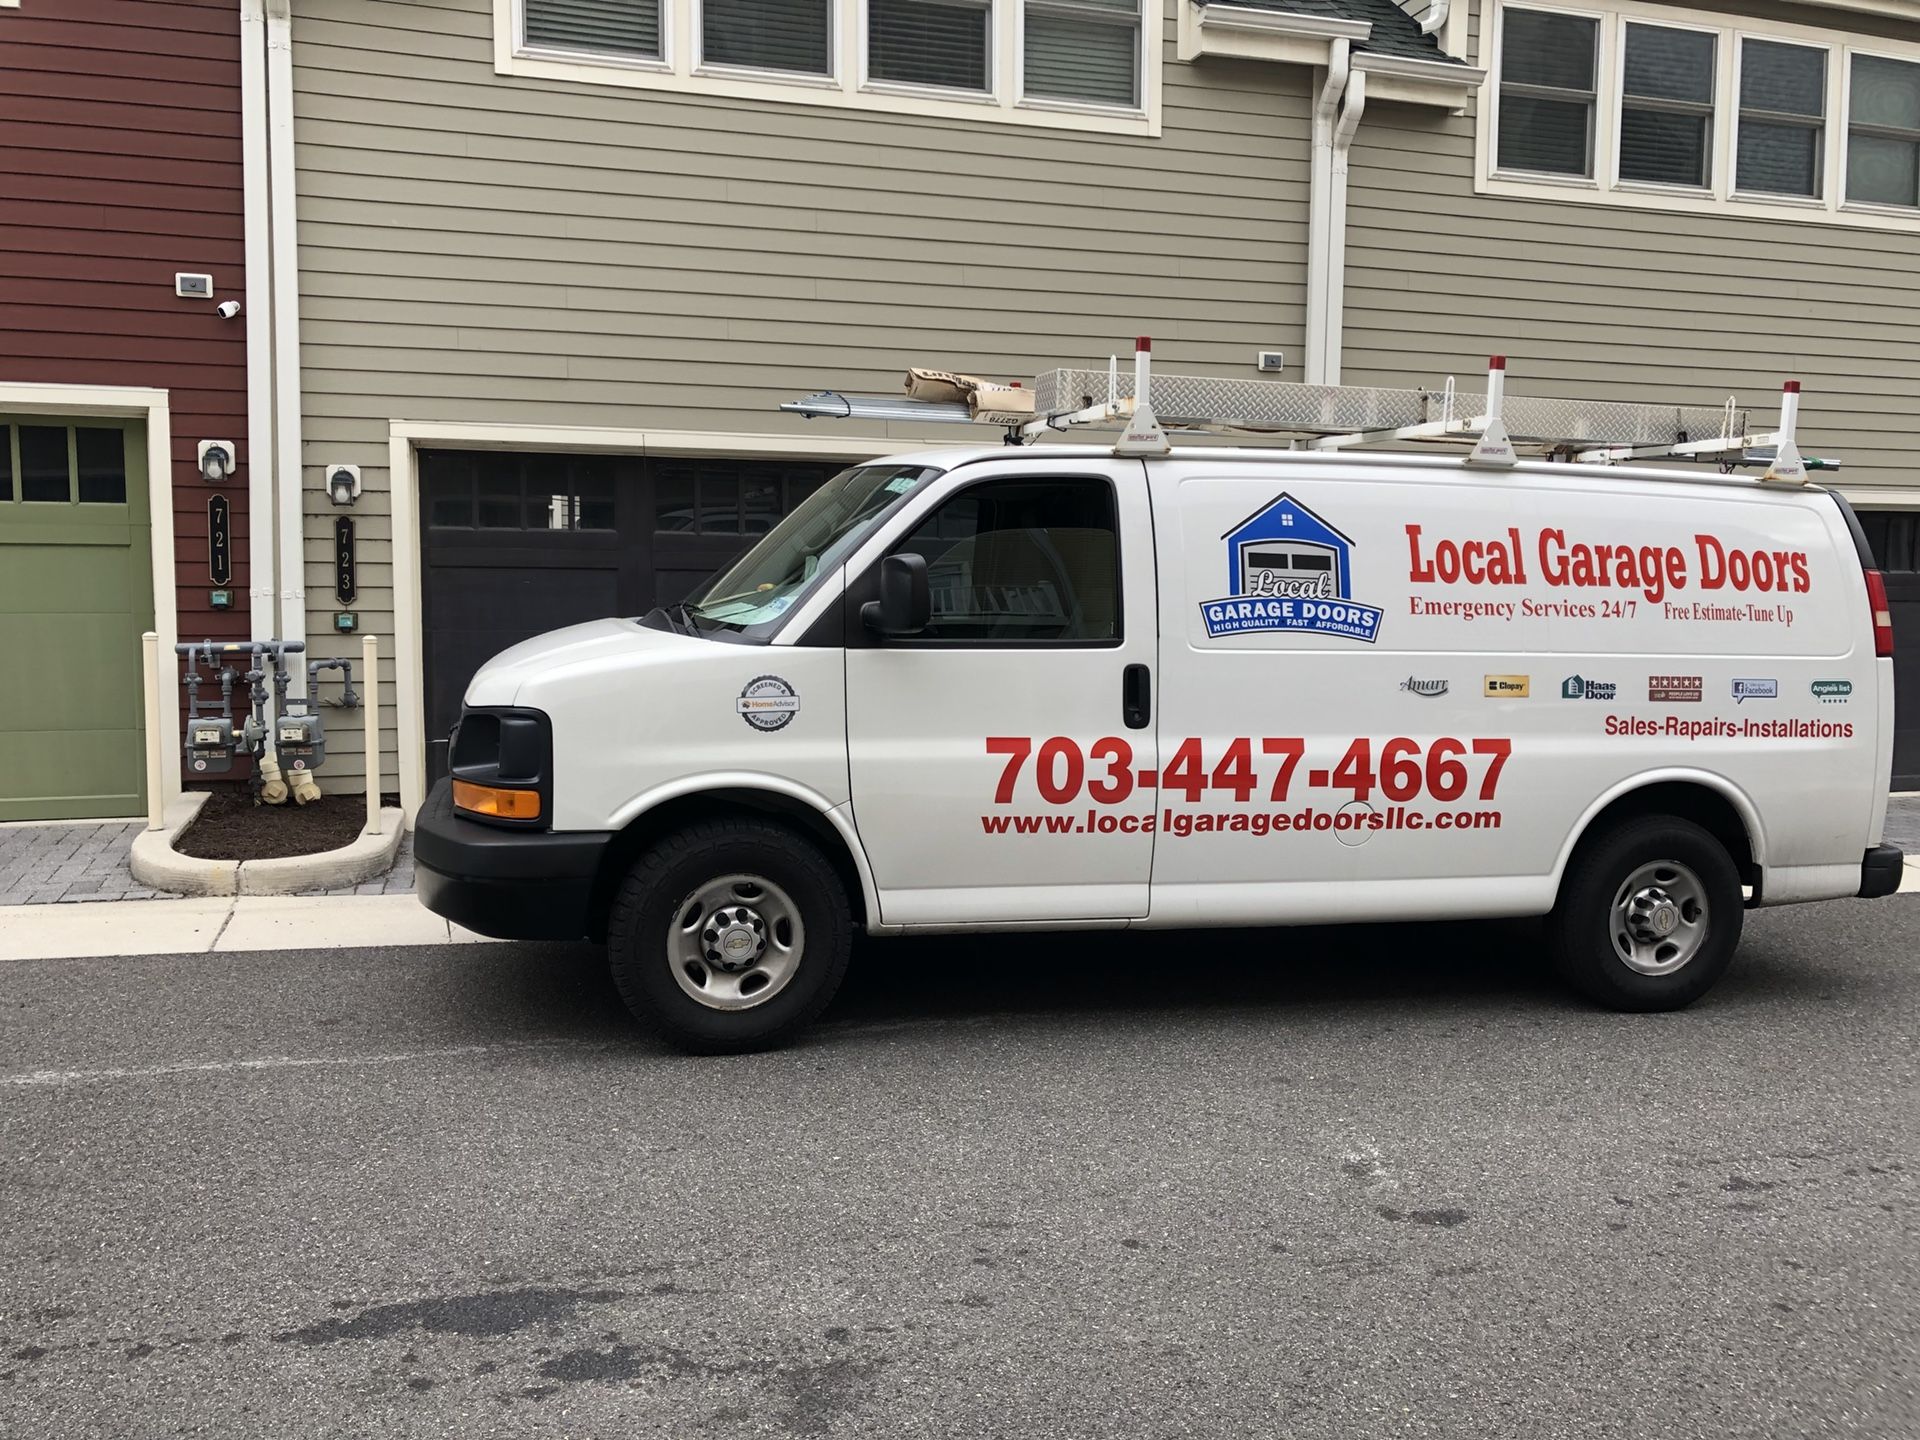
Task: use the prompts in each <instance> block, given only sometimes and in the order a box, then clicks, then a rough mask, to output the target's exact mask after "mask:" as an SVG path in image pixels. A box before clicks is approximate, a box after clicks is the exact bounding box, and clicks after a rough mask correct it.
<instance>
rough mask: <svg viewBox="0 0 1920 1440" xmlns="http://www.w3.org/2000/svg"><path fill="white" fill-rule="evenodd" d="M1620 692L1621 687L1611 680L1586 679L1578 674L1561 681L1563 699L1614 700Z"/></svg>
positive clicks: (1561, 696)
mask: <svg viewBox="0 0 1920 1440" xmlns="http://www.w3.org/2000/svg"><path fill="white" fill-rule="evenodd" d="M1619 694H1620V687H1619V686H1618V685H1616V684H1614V683H1613V681H1611V680H1584V679H1582V678H1581V677H1580V676H1578V675H1569V676H1567V678H1566V679H1564V680H1562V681H1561V682H1560V698H1561V699H1562V700H1612V699H1615V698H1616V697H1618V695H1619Z"/></svg>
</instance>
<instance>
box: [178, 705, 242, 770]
mask: <svg viewBox="0 0 1920 1440" xmlns="http://www.w3.org/2000/svg"><path fill="white" fill-rule="evenodd" d="M233 750H234V743H233V721H231V720H229V719H228V718H227V717H226V716H224V715H196V716H194V717H193V718H192V719H190V720H188V721H187V764H188V766H189V767H190V768H191V769H192V770H193V773H194V774H196V775H223V774H225V773H226V772H227V771H229V770H231V769H233Z"/></svg>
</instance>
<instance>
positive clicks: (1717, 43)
mask: <svg viewBox="0 0 1920 1440" xmlns="http://www.w3.org/2000/svg"><path fill="white" fill-rule="evenodd" d="M1629 23H1631V24H1634V25H1643V26H1646V27H1647V28H1648V29H1653V30H1682V31H1686V32H1687V33H1689V34H1693V35H1707V36H1711V37H1712V39H1713V106H1712V109H1711V111H1710V112H1709V114H1708V116H1707V183H1706V184H1704V185H1667V184H1663V183H1661V182H1660V181H1658V180H1630V179H1626V178H1624V177H1622V175H1621V174H1620V151H1621V148H1622V146H1623V145H1624V144H1625V140H1626V125H1627V84H1626V78H1627V25H1628V24H1629ZM1604 28H1605V22H1604V21H1603V22H1602V29H1603V30H1604ZM1613 28H1614V31H1615V37H1614V45H1615V53H1614V56H1613V64H1614V70H1613V73H1614V75H1615V76H1616V77H1617V78H1618V80H1619V84H1618V85H1617V86H1616V87H1615V88H1614V90H1613V93H1612V96H1611V103H1608V104H1607V110H1606V114H1607V115H1608V117H1609V123H1610V125H1611V127H1612V130H1613V134H1612V136H1611V137H1610V138H1611V140H1612V146H1611V148H1612V150H1613V168H1612V170H1611V171H1609V172H1608V185H1609V186H1610V187H1611V188H1612V189H1615V190H1623V189H1624V190H1645V191H1648V192H1650V193H1652V194H1655V195H1683V196H1691V197H1693V198H1695V199H1699V198H1701V197H1703V196H1712V197H1714V198H1716V199H1725V198H1726V191H1725V189H1724V187H1723V185H1722V184H1721V178H1722V174H1723V171H1724V169H1725V166H1724V164H1723V160H1724V156H1723V155H1722V153H1721V151H1722V142H1723V141H1724V140H1725V139H1726V130H1727V125H1726V121H1725V120H1724V118H1723V116H1722V110H1723V103H1722V102H1723V99H1724V97H1725V95H1726V93H1727V64H1726V61H1727V50H1728V48H1729V40H1730V37H1729V36H1728V34H1727V32H1725V31H1724V30H1721V29H1720V28H1719V27H1718V26H1714V25H1695V24H1691V23H1689V22H1686V21H1682V20H1657V21H1649V20H1641V19H1639V18H1637V17H1635V16H1631V15H1629V16H1626V17H1625V18H1624V19H1623V20H1622V21H1621V23H1620V24H1618V25H1616V26H1614V27H1613ZM1604 68H1605V67H1604V65H1603V66H1602V69H1604ZM1608 98H1609V97H1608V96H1607V95H1606V94H1605V93H1603V94H1602V95H1601V96H1600V99H1601V101H1602V102H1603V103H1604V102H1607V101H1608Z"/></svg>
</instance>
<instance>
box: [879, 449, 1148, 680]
mask: <svg viewBox="0 0 1920 1440" xmlns="http://www.w3.org/2000/svg"><path fill="white" fill-rule="evenodd" d="M898 548H899V551H900V552H902V553H906V552H912V553H915V554H919V555H924V556H925V557H926V561H927V584H928V589H929V590H930V591H931V595H932V600H933V623H932V624H930V625H929V626H928V627H927V628H926V629H925V630H924V631H923V632H921V634H920V636H919V637H918V638H920V639H923V640H948V641H956V640H957V641H963V642H972V643H975V644H1019V643H1021V642H1023V641H1052V642H1055V643H1058V642H1061V641H1069V642H1071V641H1080V642H1083V643H1086V644H1092V645H1099V644H1112V643H1113V642H1114V641H1116V640H1118V639H1119V638H1120V542H1119V536H1118V535H1117V533H1116V529H1115V522H1114V501H1113V487H1112V486H1111V485H1109V484H1108V483H1107V482H1106V481H1104V480H1052V479H1049V480H990V481H988V482H986V483H985V484H982V485H976V486H974V487H973V488H971V489H969V490H965V491H963V492H961V493H960V494H958V495H956V496H954V497H953V498H952V499H950V500H948V501H947V502H946V503H945V504H944V505H942V506H941V507H940V508H939V509H938V510H936V511H935V512H934V513H933V514H932V515H930V516H928V517H927V519H926V521H925V522H924V523H923V524H922V525H921V526H920V528H919V529H917V530H916V531H914V533H913V534H912V535H910V536H908V537H907V539H906V540H905V541H903V542H902V543H901V544H900V546H899V547H898Z"/></svg>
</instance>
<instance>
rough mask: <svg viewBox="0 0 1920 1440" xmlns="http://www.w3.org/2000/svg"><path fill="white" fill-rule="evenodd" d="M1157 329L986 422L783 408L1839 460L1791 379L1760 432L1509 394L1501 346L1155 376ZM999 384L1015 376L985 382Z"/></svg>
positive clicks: (1711, 418) (1303, 437)
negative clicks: (1801, 440) (1465, 371)
mask: <svg viewBox="0 0 1920 1440" xmlns="http://www.w3.org/2000/svg"><path fill="white" fill-rule="evenodd" d="M1151 354H1152V341H1151V340H1150V339H1148V338H1147V337H1145V336H1142V337H1140V339H1139V340H1138V341H1136V342H1135V348H1134V373H1133V375H1132V376H1131V377H1128V376H1124V375H1123V374H1122V373H1121V370H1120V366H1119V362H1118V359H1117V358H1114V359H1110V360H1109V361H1108V363H1107V369H1106V370H1104V371H1101V370H1093V369H1060V370H1048V371H1045V372H1043V373H1042V374H1040V375H1038V376H1036V377H1035V379H1034V382H1033V386H1032V391H1031V393H1032V396H1033V418H1032V419H1031V420H1023V421H1021V422H1018V423H1005V422H998V421H995V422H985V421H982V420H980V419H977V418H976V416H975V415H974V412H973V410H972V409H971V408H970V407H969V406H968V405H967V404H963V403H948V402H944V401H932V400H915V399H910V398H908V397H906V396H864V395H843V394H840V393H838V392H837V391H831V390H822V391H816V392H815V393H814V394H811V395H808V396H806V397H805V398H804V399H801V400H796V401H788V402H787V403H785V404H783V405H781V406H780V408H781V409H782V410H783V411H786V412H787V413H789V414H794V415H803V416H806V417H808V418H810V419H813V418H823V417H832V418H837V419H856V420H880V421H910V422H915V421H917V422H924V423H934V424H949V423H952V424H979V423H993V425H994V428H997V429H1000V430H1003V431H1004V432H1005V434H1006V438H1007V440H1008V442H1009V443H1011V444H1028V443H1031V442H1032V441H1034V440H1036V439H1038V438H1040V437H1041V436H1043V435H1045V434H1047V433H1049V432H1055V431H1069V430H1072V429H1075V428H1079V427H1082V426H1098V425H1112V424H1121V425H1123V426H1125V427H1126V432H1125V434H1123V436H1122V438H1121V440H1120V442H1119V443H1118V444H1117V445H1116V446H1115V449H1116V451H1118V452H1120V453H1123V454H1163V453H1165V452H1166V451H1167V450H1168V449H1169V448H1170V446H1169V444H1168V441H1167V435H1166V431H1167V429H1168V428H1171V429H1173V430H1175V431H1204V432H1228V431H1244V432H1253V433H1256V434H1278V435H1290V436H1294V437H1298V438H1296V439H1295V441H1294V448H1296V449H1306V450H1340V449H1346V448H1349V447H1354V446H1365V445H1376V444H1387V443H1395V442H1407V441H1416V442H1427V443H1471V445H1472V447H1473V448H1472V450H1471V452H1470V453H1469V455H1468V456H1467V458H1468V460H1469V461H1470V462H1472V463H1474V464H1479V465H1485V466H1490V467H1502V466H1508V465H1512V464H1513V463H1514V462H1515V460H1516V458H1517V449H1518V447H1526V448H1529V449H1533V450H1537V451H1539V452H1540V453H1542V454H1544V455H1547V456H1550V457H1559V458H1563V459H1570V460H1576V461H1585V462H1589V463H1594V462H1599V463H1611V462H1617V461H1623V460H1644V459H1655V458H1661V457H1669V458H1672V457H1706V456H1716V457H1719V458H1720V460H1721V463H1723V464H1725V465H1727V466H1728V467H1730V468H1731V467H1733V466H1737V465H1753V466H1760V465H1764V466H1765V467H1766V472H1765V474H1764V476H1763V477H1762V478H1764V479H1767V480H1772V481H1777V482H1781V483H1787V484H1803V483H1805V480H1806V476H1807V471H1808V470H1809V469H1820V470H1833V469H1838V468H1839V462H1838V461H1835V460H1822V459H1812V460H1805V459H1803V458H1802V457H1801V455H1800V453H1799V450H1798V447H1797V446H1796V445H1795V443H1794V431H1795V428H1796V425H1797V420H1798V415H1799V406H1800V383H1799V381H1797V380H1789V381H1788V382H1787V383H1786V385H1785V387H1784V389H1783V390H1782V393H1781V399H1780V419H1779V424H1778V427H1777V428H1776V429H1775V430H1773V431H1770V432H1761V431H1757V430H1756V429H1755V428H1754V426H1753V423H1752V419H1751V416H1750V414H1749V412H1747V411H1745V410H1742V409H1740V408H1739V407H1738V406H1737V405H1736V403H1735V402H1734V400H1733V399H1732V398H1731V397H1729V398H1728V400H1727V402H1726V404H1725V405H1722V406H1711V405H1693V406H1688V405H1648V404H1638V403H1630V402H1622V401H1612V400H1564V399H1548V398H1540V397H1530V396H1516V397H1514V398H1512V399H1508V398H1507V397H1506V393H1505V392H1506V358H1505V357H1504V356H1499V355H1496V356H1494V357H1493V359H1492V360H1491V361H1490V362H1489V363H1488V369H1487V386H1486V389H1485V390H1484V391H1482V392H1480V393H1473V392H1466V391H1459V390H1456V389H1455V387H1454V382H1453V381H1452V379H1451V378H1449V379H1448V381H1447V382H1446V384H1445V386H1444V387H1443V388H1441V389H1440V390H1397V389H1392V388H1389V387H1385V386H1372V385H1301V384H1295V383H1293V382H1290V381H1281V380H1233V379H1225V378H1222V377H1219V376H1213V375H1155V374H1153V373H1152V363H1151ZM983 388H986V389H991V390H993V391H994V392H995V393H999V394H1003V395H1004V394H1006V393H1007V392H1008V391H1009V390H1012V389H1017V388H1018V387H983Z"/></svg>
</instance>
